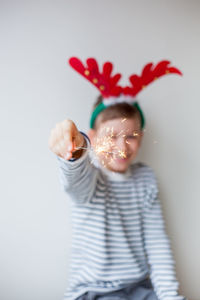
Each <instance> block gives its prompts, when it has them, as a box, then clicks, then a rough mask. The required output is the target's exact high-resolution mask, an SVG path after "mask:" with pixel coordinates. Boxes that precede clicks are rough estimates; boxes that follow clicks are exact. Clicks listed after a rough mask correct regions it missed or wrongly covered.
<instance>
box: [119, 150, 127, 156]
mask: <svg viewBox="0 0 200 300" xmlns="http://www.w3.org/2000/svg"><path fill="white" fill-rule="evenodd" d="M118 154H119V156H120V157H122V158H126V154H125V152H124V151H122V150H118Z"/></svg>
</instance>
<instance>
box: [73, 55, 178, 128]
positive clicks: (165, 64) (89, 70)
mask: <svg viewBox="0 0 200 300" xmlns="http://www.w3.org/2000/svg"><path fill="white" fill-rule="evenodd" d="M86 63H87V65H86V67H85V66H84V65H83V63H82V62H81V61H80V59H78V58H77V57H71V58H70V59H69V64H70V65H71V67H72V68H73V69H75V70H76V71H77V72H78V73H80V74H81V75H82V76H83V77H85V78H86V79H87V80H89V81H90V82H91V83H92V84H93V85H94V86H95V87H96V88H97V89H98V90H99V91H100V93H101V95H102V96H103V101H102V102H101V103H100V104H99V105H98V106H97V107H96V108H95V110H94V111H93V113H92V116H91V120H90V128H93V126H94V122H95V119H96V117H97V116H98V114H99V113H100V112H101V111H102V110H104V109H106V108H107V107H108V106H110V105H114V104H116V103H120V102H127V103H129V104H131V105H133V106H135V107H136V108H137V109H138V111H139V113H140V116H141V123H142V124H141V127H142V128H144V124H145V120H144V115H143V112H142V110H141V108H140V106H139V104H138V102H137V101H136V100H135V97H136V95H137V94H138V93H139V92H140V91H141V90H142V89H144V88H145V87H146V86H147V85H149V84H150V83H151V82H153V81H154V80H156V79H158V78H159V77H161V76H164V75H166V74H169V73H170V74H171V73H175V74H179V75H182V73H181V72H180V71H179V70H178V69H177V68H175V67H171V66H169V65H170V61H168V60H163V61H160V62H159V63H158V64H157V65H156V66H153V63H148V64H146V65H145V66H144V68H143V70H142V73H141V75H140V76H138V75H136V74H133V75H131V76H130V77H129V80H130V86H125V87H122V86H120V85H118V81H119V80H120V78H121V74H119V73H118V74H115V75H114V76H111V73H112V70H113V64H112V63H111V62H105V63H104V64H103V69H102V73H100V71H99V67H98V64H97V61H96V60H95V59H94V58H88V59H87V60H86Z"/></svg>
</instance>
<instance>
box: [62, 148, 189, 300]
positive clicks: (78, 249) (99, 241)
mask: <svg viewBox="0 0 200 300" xmlns="http://www.w3.org/2000/svg"><path fill="white" fill-rule="evenodd" d="M58 161H59V172H60V181H61V184H62V187H63V189H64V190H65V191H66V192H67V193H68V195H69V196H70V198H71V207H72V231H73V241H72V251H71V252H72V255H71V266H70V274H69V284H68V288H67V290H66V293H65V296H64V299H66V300H67V299H68V300H72V299H76V298H77V297H79V296H80V295H82V294H84V293H85V292H87V291H89V290H90V291H96V292H109V291H114V290H117V289H120V288H123V287H126V286H127V285H129V284H131V283H135V282H139V281H140V280H143V279H144V278H146V277H147V276H150V278H151V281H152V284H153V287H154V290H155V292H156V294H157V297H158V299H159V300H181V299H184V297H182V296H179V295H178V282H177V280H176V275H175V270H174V260H173V257H172V254H171V248H170V243H169V239H168V237H167V235H166V232H165V226H164V222H163V217H162V212H161V208H160V203H159V199H158V188H157V183H156V178H155V175H154V173H153V171H152V169H151V168H150V167H149V166H147V165H146V164H143V163H135V164H133V165H131V166H130V168H129V170H128V171H127V172H126V173H123V174H120V173H114V172H111V171H108V170H106V169H103V168H97V167H95V166H94V165H93V163H91V159H90V156H89V150H87V151H86V152H85V153H84V154H83V156H82V157H81V158H79V159H78V160H75V161H65V160H63V159H62V158H59V157H58Z"/></svg>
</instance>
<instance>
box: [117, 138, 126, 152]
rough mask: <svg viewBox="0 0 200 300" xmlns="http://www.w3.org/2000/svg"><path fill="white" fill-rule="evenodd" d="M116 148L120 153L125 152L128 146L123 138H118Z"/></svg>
mask: <svg viewBox="0 0 200 300" xmlns="http://www.w3.org/2000/svg"><path fill="white" fill-rule="evenodd" d="M117 146H118V147H119V148H120V150H122V151H126V149H127V146H128V144H127V143H126V138H125V137H120V138H119V139H118V140H117Z"/></svg>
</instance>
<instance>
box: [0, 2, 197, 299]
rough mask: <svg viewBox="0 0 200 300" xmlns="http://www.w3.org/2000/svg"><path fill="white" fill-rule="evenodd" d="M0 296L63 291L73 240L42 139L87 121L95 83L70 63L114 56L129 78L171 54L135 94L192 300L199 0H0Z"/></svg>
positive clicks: (147, 154)
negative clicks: (163, 69)
mask: <svg viewBox="0 0 200 300" xmlns="http://www.w3.org/2000/svg"><path fill="white" fill-rule="evenodd" d="M0 33H1V47H0V53H1V58H0V63H1V67H0V74H1V75H0V77H1V80H0V84H1V88H0V99H1V108H0V122H1V140H0V143H1V156H0V158H1V164H0V171H1V189H0V191H1V196H0V199H1V208H0V222H1V224H0V241H1V242H0V251H1V252H0V269H1V272H0V299H2V300H27V299H28V300H59V299H62V297H63V293H64V290H65V288H66V285H67V275H68V263H69V251H70V250H69V249H70V241H71V231H70V228H71V227H70V216H69V204H68V198H67V196H66V195H65V194H64V192H62V190H61V188H60V184H59V180H58V168H57V161H56V158H55V156H54V154H53V153H51V152H50V150H49V149H48V138H49V134H50V130H51V129H52V128H53V127H54V126H55V124H56V123H57V122H60V121H62V120H64V119H65V118H70V119H73V120H74V121H75V122H76V124H77V126H78V127H79V128H80V129H81V130H83V131H87V130H88V123H89V116H90V112H91V107H92V105H93V103H94V100H95V97H96V96H97V95H98V91H97V90H96V89H95V88H94V87H93V86H92V85H90V84H89V83H88V82H86V81H85V80H84V79H83V78H81V76H79V75H78V74H77V73H76V72H74V71H73V70H72V69H71V68H70V67H69V66H68V64H67V60H68V58H69V57H70V56H78V57H80V58H81V59H82V60H85V59H86V58H87V57H96V58H97V59H98V61H99V63H100V64H102V63H103V62H104V61H106V60H110V61H112V62H114V64H115V69H114V70H115V72H121V73H122V74H123V78H122V80H121V83H122V84H127V83H128V76H129V75H130V74H133V73H137V74H140V72H141V70H142V67H143V66H144V64H146V63H148V62H149V61H152V62H154V63H157V62H158V61H160V60H162V59H169V60H170V61H171V62H172V64H173V65H175V66H176V67H178V68H180V69H181V70H182V72H183V74H184V76H183V77H180V76H176V75H169V76H165V77H163V78H162V79H160V80H158V81H156V82H155V83H153V84H152V85H150V86H149V87H148V88H147V89H146V90H144V91H142V92H141V93H140V95H139V98H138V99H139V101H140V103H141V106H142V108H143V110H144V113H145V115H146V121H147V126H146V133H145V137H144V141H143V145H142V149H141V153H140V156H139V158H138V159H139V160H141V161H144V162H146V163H148V164H149V165H150V166H151V167H152V168H154V170H155V172H156V174H157V177H158V180H159V186H160V197H161V202H162V206H163V212H164V216H165V220H166V226H167V232H168V234H169V236H170V239H171V242H172V247H173V253H174V257H175V260H176V269H177V277H178V279H179V281H180V289H181V293H182V294H184V295H185V296H187V297H188V298H189V299H192V300H197V299H200V285H199V278H200V256H199V252H200V235H199V227H200V218H199V211H200V204H199V170H200V161H199V153H200V139H199V128H200V120H199V110H200V104H199V100H200V90H199V85H200V84H199V78H200V71H199V70H200V60H199V53H200V1H198V0H197V1H194V0H182V1H181V0H168V1H167V0H166V1H162V0H155V1H154V0H146V1H144V0H138V1H134V0H132V1H131V0H101V1H96V0H91V1H90V0H73V1H69V0H68V1H67V0H65V1H64V0H58V1H43V0H41V1H14V0H13V1H6V0H5V1H0Z"/></svg>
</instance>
